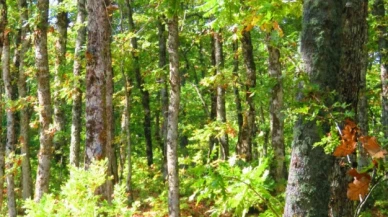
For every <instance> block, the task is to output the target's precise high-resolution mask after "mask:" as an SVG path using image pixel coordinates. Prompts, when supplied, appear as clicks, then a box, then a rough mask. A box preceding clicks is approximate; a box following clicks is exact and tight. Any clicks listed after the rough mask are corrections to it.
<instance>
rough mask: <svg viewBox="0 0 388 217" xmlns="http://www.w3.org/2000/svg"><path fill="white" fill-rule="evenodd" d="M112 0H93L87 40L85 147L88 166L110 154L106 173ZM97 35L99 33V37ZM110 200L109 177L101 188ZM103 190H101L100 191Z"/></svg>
mask: <svg viewBox="0 0 388 217" xmlns="http://www.w3.org/2000/svg"><path fill="white" fill-rule="evenodd" d="M109 5H110V1H109V0H105V1H90V2H88V5H87V9H88V14H89V23H88V28H87V29H88V44H87V51H86V58H87V67H86V149H85V167H86V168H88V167H89V165H90V164H91V163H92V161H94V160H101V159H103V158H105V157H108V171H107V175H108V176H109V175H112V171H111V169H112V168H111V165H112V164H111V163H112V162H111V160H112V159H111V157H112V156H111V154H112V150H111V149H112V148H111V145H112V143H111V140H112V128H111V124H112V123H111V121H112V107H111V106H112V104H111V99H112V95H111V94H112V66H111V55H110V34H111V26H110V20H109V15H108V13H107V11H106V10H105V8H106V7H107V6H109ZM96 36H97V37H96ZM101 190H102V191H105V192H103V193H104V194H105V195H104V196H105V197H106V199H107V200H108V201H110V198H111V191H112V189H111V185H110V182H109V181H107V183H106V184H105V186H104V187H103V188H102V189H101ZM101 193H102V192H101Z"/></svg>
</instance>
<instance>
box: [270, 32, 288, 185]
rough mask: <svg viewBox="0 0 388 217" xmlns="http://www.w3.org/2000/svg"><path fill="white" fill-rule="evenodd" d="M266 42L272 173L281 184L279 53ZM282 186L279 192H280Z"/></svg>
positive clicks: (281, 96)
mask: <svg viewBox="0 0 388 217" xmlns="http://www.w3.org/2000/svg"><path fill="white" fill-rule="evenodd" d="M268 37H269V41H268V42H267V43H268V44H267V49H268V72H269V76H271V78H273V79H274V81H276V83H275V86H273V87H272V93H271V99H270V109H269V113H270V125H271V141H272V147H273V150H274V154H275V159H274V162H273V165H274V171H273V175H274V176H273V177H274V178H275V181H276V183H283V182H282V180H284V179H285V178H286V173H287V168H286V166H285V150H284V126H283V125H284V124H283V115H282V107H283V83H282V70H281V65H280V61H279V58H280V51H279V49H278V48H276V47H274V46H272V45H271V41H270V40H271V39H270V36H268ZM282 189H283V186H280V188H279V190H280V191H282Z"/></svg>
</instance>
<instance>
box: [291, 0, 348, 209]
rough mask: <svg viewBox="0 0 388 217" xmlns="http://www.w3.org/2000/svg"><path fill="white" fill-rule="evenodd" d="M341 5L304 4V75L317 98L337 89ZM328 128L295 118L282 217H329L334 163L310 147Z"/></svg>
mask: <svg viewBox="0 0 388 217" xmlns="http://www.w3.org/2000/svg"><path fill="white" fill-rule="evenodd" d="M342 6H343V5H342V2H341V1H338V0H327V1H321V0H305V1H304V5H303V7H304V9H303V28H302V35H301V52H302V58H303V62H304V68H305V72H306V73H307V75H308V76H309V79H310V81H311V83H312V84H315V85H318V87H319V90H321V91H322V93H317V95H320V94H322V95H324V94H325V93H328V92H331V91H334V90H336V89H337V88H336V87H337V79H338V78H337V74H338V71H339V67H340V66H339V65H340V52H341V47H340V43H339V41H340V39H341V35H340V33H341V32H340V30H341V11H342V9H343V7H342ZM329 15H330V16H329ZM318 39H319V40H318ZM308 97H309V96H303V95H302V93H299V94H298V97H297V100H299V101H301V100H308V99H309V98H308ZM311 100H314V99H311ZM322 101H323V102H324V103H325V104H326V106H328V107H330V106H331V104H332V103H333V102H329V100H328V99H327V98H324V99H323V100H322ZM321 113H323V111H321ZM322 115H325V114H322ZM324 117H325V116H324ZM329 129H330V128H329V127H328V126H327V124H326V125H325V124H323V126H318V125H317V122H316V120H311V119H310V120H308V119H307V117H303V116H300V117H299V118H298V121H297V122H296V124H295V127H294V143H293V148H292V155H291V162H290V170H289V176H288V185H287V191H286V205H285V210H284V216H285V217H295V216H328V214H329V213H328V204H329V198H330V183H329V174H330V169H331V165H332V163H333V161H332V160H331V158H330V157H329V156H327V155H326V154H325V153H324V151H323V149H322V148H320V147H316V148H313V145H314V143H315V142H318V141H320V132H322V131H323V132H322V134H324V133H327V132H328V131H329ZM343 193H344V192H343Z"/></svg>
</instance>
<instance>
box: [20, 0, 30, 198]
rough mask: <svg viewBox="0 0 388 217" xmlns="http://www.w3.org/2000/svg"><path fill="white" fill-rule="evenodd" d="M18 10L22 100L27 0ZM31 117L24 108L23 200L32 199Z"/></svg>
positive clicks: (23, 94) (27, 42)
mask: <svg viewBox="0 0 388 217" xmlns="http://www.w3.org/2000/svg"><path fill="white" fill-rule="evenodd" d="M18 8H19V11H20V24H19V25H20V29H21V36H20V38H21V44H20V50H19V59H20V60H19V77H18V82H17V86H18V94H19V98H20V99H25V98H26V97H27V84H26V74H25V67H26V62H25V56H26V52H27V51H28V49H29V47H30V45H31V40H30V38H29V37H28V35H27V34H28V33H29V32H30V28H29V26H28V25H26V24H27V22H28V5H27V1H26V0H19V1H18ZM29 123H30V117H29V113H28V106H23V107H22V108H21V110H20V136H19V143H20V144H21V153H20V154H21V155H23V157H22V195H23V199H24V200H25V199H27V198H31V197H32V177H31V163H30V145H29V135H28V132H29V130H30V126H29Z"/></svg>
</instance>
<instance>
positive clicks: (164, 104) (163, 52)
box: [158, 18, 168, 175]
mask: <svg viewBox="0 0 388 217" xmlns="http://www.w3.org/2000/svg"><path fill="white" fill-rule="evenodd" d="M162 22H163V21H162V18H159V20H158V38H159V68H160V69H161V70H162V75H161V77H160V80H159V82H160V84H161V85H162V88H161V89H160V107H161V113H162V117H163V119H162V126H161V128H160V136H161V138H162V140H161V142H162V143H161V144H160V148H161V150H162V152H163V162H162V172H163V174H164V175H165V174H167V155H166V150H167V147H166V142H167V120H168V85H167V73H165V72H166V65H167V47H166V41H167V37H166V33H165V32H166V27H165V24H164V23H162Z"/></svg>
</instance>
